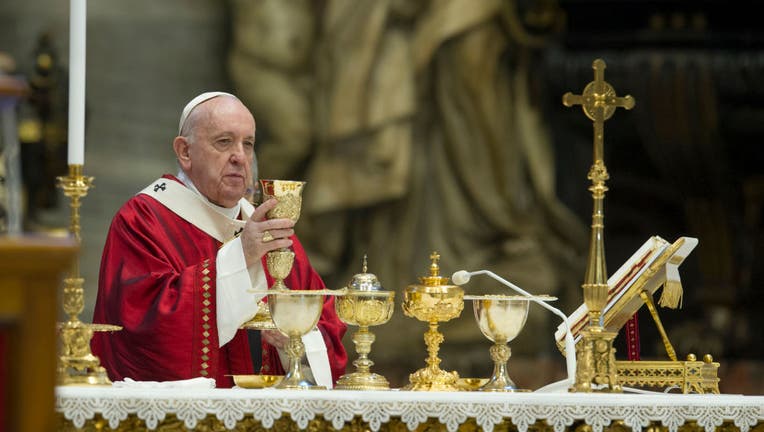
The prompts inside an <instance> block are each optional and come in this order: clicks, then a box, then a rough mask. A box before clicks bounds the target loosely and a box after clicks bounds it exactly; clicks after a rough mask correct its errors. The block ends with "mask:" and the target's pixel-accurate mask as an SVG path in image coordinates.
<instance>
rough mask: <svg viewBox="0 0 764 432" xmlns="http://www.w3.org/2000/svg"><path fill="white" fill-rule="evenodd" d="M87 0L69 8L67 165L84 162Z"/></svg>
mask: <svg viewBox="0 0 764 432" xmlns="http://www.w3.org/2000/svg"><path fill="white" fill-rule="evenodd" d="M86 22H87V0H71V3H70V9H69V152H68V156H69V158H68V162H69V165H83V164H84V163H85V39H86V38H85V34H86V32H85V30H86V26H85V24H86Z"/></svg>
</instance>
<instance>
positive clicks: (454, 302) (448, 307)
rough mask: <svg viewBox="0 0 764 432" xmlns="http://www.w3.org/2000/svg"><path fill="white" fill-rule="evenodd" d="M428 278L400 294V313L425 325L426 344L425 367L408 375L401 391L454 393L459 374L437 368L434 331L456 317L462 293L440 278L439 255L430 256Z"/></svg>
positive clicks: (437, 335) (438, 341)
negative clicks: (441, 323)
mask: <svg viewBox="0 0 764 432" xmlns="http://www.w3.org/2000/svg"><path fill="white" fill-rule="evenodd" d="M430 259H431V260H432V263H431V264H430V275H429V276H423V277H420V278H419V281H420V283H421V284H420V285H409V286H408V287H406V290H405V291H404V293H403V313H404V314H406V316H410V317H413V318H416V319H418V320H419V321H424V322H426V323H428V324H429V327H430V328H429V330H428V331H427V332H426V333H425V334H424V342H425V344H426V345H427V352H428V353H429V356H428V357H427V360H426V362H427V367H424V368H422V369H419V370H418V371H416V372H414V373H413V374H411V375H409V381H410V384H409V385H407V386H406V387H404V390H429V391H458V390H459V388H458V387H457V386H456V381H457V380H458V379H459V374H458V373H456V372H455V371H452V372H446V371H444V370H442V369H441V368H440V366H439V365H440V358H438V350H439V348H440V344H441V342H443V339H444V338H443V334H442V333H440V332H439V331H438V323H439V322H446V321H449V320H451V319H454V318H456V317H458V316H459V315H460V314H461V313H462V309H464V299H463V297H464V290H462V288H461V287H459V286H457V285H449V284H448V282H449V280H448V278H447V277H441V276H440V267H439V266H438V261H439V260H440V255H438V253H437V252H433V253H432V254H431V255H430Z"/></svg>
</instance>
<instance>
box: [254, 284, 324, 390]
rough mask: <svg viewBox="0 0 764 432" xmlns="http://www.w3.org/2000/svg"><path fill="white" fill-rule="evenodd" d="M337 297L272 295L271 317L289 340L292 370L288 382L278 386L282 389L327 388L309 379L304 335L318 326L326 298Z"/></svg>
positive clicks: (306, 293)
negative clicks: (303, 365)
mask: <svg viewBox="0 0 764 432" xmlns="http://www.w3.org/2000/svg"><path fill="white" fill-rule="evenodd" d="M330 294H334V292H333V291H329V290H274V291H272V292H271V293H269V294H268V304H269V305H270V311H271V317H272V318H273V323H274V324H276V328H277V329H278V330H279V331H280V332H281V333H284V334H285V335H287V336H288V337H289V343H288V345H287V348H286V351H287V355H288V356H289V368H288V369H289V370H288V371H287V373H286V375H285V376H284V379H283V380H281V382H280V383H279V384H278V385H276V386H275V388H280V389H325V388H326V387H323V386H319V385H317V384H316V383H315V382H313V381H312V380H311V379H309V378H308V377H306V376H305V374H304V373H303V370H302V363H301V360H302V356H303V355H304V354H305V345H303V343H302V336H303V335H305V334H308V332H310V331H311V330H313V328H314V327H315V326H316V324H317V323H318V319H319V318H320V317H321V311H322V310H323V307H324V296H325V295H330Z"/></svg>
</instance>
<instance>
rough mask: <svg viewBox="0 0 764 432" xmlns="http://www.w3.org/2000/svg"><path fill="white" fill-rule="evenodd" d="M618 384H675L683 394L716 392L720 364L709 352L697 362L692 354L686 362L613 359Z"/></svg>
mask: <svg viewBox="0 0 764 432" xmlns="http://www.w3.org/2000/svg"><path fill="white" fill-rule="evenodd" d="M615 363H616V369H617V370H618V383H619V384H621V385H626V386H636V387H650V388H668V387H674V386H676V387H678V388H679V389H681V390H682V393H699V394H706V393H714V394H719V377H718V370H719V363H717V362H714V359H713V357H711V355H710V354H706V355H705V356H703V361H699V360H698V359H697V358H696V357H695V354H690V355H688V356H687V361H616V362H615Z"/></svg>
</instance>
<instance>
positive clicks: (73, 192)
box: [57, 165, 122, 385]
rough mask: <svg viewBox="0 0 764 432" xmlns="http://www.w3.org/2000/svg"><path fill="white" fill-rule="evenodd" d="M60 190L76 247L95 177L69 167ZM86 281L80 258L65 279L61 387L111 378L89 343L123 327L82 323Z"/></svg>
mask: <svg viewBox="0 0 764 432" xmlns="http://www.w3.org/2000/svg"><path fill="white" fill-rule="evenodd" d="M57 180H58V187H60V188H61V189H63V191H64V195H65V196H67V197H69V198H70V199H71V202H70V207H71V220H70V226H69V231H70V233H71V234H72V236H73V237H74V238H75V240H76V241H77V243H78V244H79V243H81V242H82V239H81V237H80V231H81V228H80V205H81V202H80V200H81V199H82V198H84V197H85V196H86V195H87V193H88V189H89V188H90V187H92V184H93V177H88V176H84V175H82V165H69V175H68V176H67V177H63V176H62V177H58V178H57ZM84 282H85V280H84V279H83V278H81V277H80V262H79V258H78V257H75V259H74V260H73V263H72V270H71V275H70V277H68V278H65V279H64V295H63V308H64V312H66V314H67V315H68V320H67V321H66V322H64V323H59V325H58V330H59V334H60V336H61V354H60V355H59V357H58V383H59V384H62V385H69V384H89V385H109V384H111V381H109V377H108V376H107V375H106V370H105V369H104V368H103V367H102V366H101V361H100V360H99V359H98V357H96V356H94V355H93V353H92V352H91V351H90V339H91V338H92V337H93V332H97V331H116V330H121V329H122V327H120V326H115V325H109V324H86V323H83V322H82V321H80V319H79V315H80V313H82V310H83V308H84V305H85V294H84V289H83V288H82V286H83V284H84Z"/></svg>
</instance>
